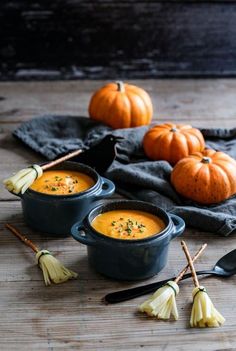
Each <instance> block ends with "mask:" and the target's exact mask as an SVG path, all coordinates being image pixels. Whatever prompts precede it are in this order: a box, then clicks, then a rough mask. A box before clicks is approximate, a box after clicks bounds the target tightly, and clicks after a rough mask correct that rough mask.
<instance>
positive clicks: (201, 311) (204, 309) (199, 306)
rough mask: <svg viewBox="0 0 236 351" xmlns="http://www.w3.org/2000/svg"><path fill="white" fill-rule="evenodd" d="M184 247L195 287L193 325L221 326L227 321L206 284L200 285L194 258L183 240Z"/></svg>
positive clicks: (191, 324) (191, 319) (192, 313)
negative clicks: (213, 300)
mask: <svg viewBox="0 0 236 351" xmlns="http://www.w3.org/2000/svg"><path fill="white" fill-rule="evenodd" d="M181 245H182V248H183V250H184V253H185V256H186V258H187V261H188V263H189V266H190V270H191V273H192V278H193V282H194V285H195V288H194V289H193V292H192V296H193V306H192V312H191V318H190V326H191V327H200V328H205V327H219V326H220V325H221V324H223V323H224V322H225V319H224V317H223V316H222V315H221V314H220V313H219V312H218V311H217V310H216V308H215V307H214V305H213V303H212V301H211V299H210V297H209V295H208V293H207V291H206V288H204V286H200V285H199V281H198V277H197V274H196V272H195V268H194V265H193V260H192V258H191V256H190V253H189V250H188V247H187V245H186V243H185V242H184V241H181Z"/></svg>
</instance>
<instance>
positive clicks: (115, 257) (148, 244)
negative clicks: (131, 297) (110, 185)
mask: <svg viewBox="0 0 236 351" xmlns="http://www.w3.org/2000/svg"><path fill="white" fill-rule="evenodd" d="M118 209H119V210H120V209H132V210H140V211H144V212H148V213H151V214H153V215H156V216H157V217H159V218H161V219H162V220H163V221H164V223H165V225H166V227H165V229H164V230H163V231H162V232H160V233H158V234H154V235H153V236H150V237H147V238H145V239H139V240H122V239H114V238H111V237H108V236H106V235H103V234H101V233H99V232H97V231H96V230H95V229H94V228H93V227H92V226H91V223H92V221H93V219H94V218H95V217H96V216H97V215H99V214H101V213H104V212H107V211H112V210H118ZM184 229H185V223H184V221H183V220H182V219H181V218H180V217H178V216H176V215H174V214H171V213H167V212H165V211H163V210H162V209H161V208H159V207H157V206H154V205H151V204H149V203H146V202H142V201H131V200H130V201H129V200H121V201H112V202H109V203H106V204H103V205H99V206H97V207H96V208H94V209H93V210H91V211H90V212H89V214H88V215H87V216H86V218H85V219H84V220H83V221H81V222H80V221H78V222H76V223H75V224H74V225H73V227H72V229H71V234H72V236H73V238H74V239H75V240H77V241H79V242H80V243H82V244H84V245H87V249H88V260H89V263H90V264H91V266H92V267H93V268H94V269H95V270H96V271H98V272H99V273H102V274H104V275H106V276H108V277H111V278H115V279H121V280H139V279H146V278H149V277H152V276H154V275H155V274H157V273H159V272H160V271H161V270H162V269H163V268H164V267H165V265H166V263H167V257H168V248H169V244H170V241H171V240H172V239H174V238H175V237H177V236H179V235H181V234H182V233H183V231H184Z"/></svg>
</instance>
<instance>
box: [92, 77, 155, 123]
mask: <svg viewBox="0 0 236 351" xmlns="http://www.w3.org/2000/svg"><path fill="white" fill-rule="evenodd" d="M152 114H153V107H152V101H151V98H150V96H149V95H148V93H147V92H146V91H145V90H143V89H141V88H139V87H137V86H135V85H130V84H124V83H123V82H116V83H109V84H107V85H105V86H104V87H102V88H101V89H99V90H98V91H96V92H95V93H94V95H93V96H92V98H91V100H90V103H89V115H90V117H91V118H92V119H94V120H96V121H99V122H102V123H104V124H107V125H109V126H110V127H112V128H114V129H116V128H130V127H138V126H142V125H146V124H149V123H150V121H151V119H152Z"/></svg>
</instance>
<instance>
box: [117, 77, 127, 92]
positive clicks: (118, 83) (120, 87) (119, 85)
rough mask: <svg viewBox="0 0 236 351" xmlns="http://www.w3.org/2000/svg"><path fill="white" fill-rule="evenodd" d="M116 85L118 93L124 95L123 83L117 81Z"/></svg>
mask: <svg viewBox="0 0 236 351" xmlns="http://www.w3.org/2000/svg"><path fill="white" fill-rule="evenodd" d="M116 84H117V90H118V91H120V92H121V93H124V91H125V86H124V83H123V82H122V81H121V80H118V81H117V82H116Z"/></svg>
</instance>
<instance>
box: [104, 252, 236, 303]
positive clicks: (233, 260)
mask: <svg viewBox="0 0 236 351" xmlns="http://www.w3.org/2000/svg"><path fill="white" fill-rule="evenodd" d="M196 273H197V275H202V274H213V275H217V276H219V277H231V276H232V275H234V274H236V249H235V250H233V251H230V252H229V253H227V254H226V255H225V256H223V257H222V258H221V259H220V260H219V261H218V262H216V264H215V266H214V267H213V269H212V270H206V271H197V272H196ZM190 277H191V273H188V274H185V275H184V276H183V278H182V279H187V278H190ZM174 279H175V277H173V278H171V279H166V280H162V281H160V282H155V283H152V284H147V285H142V286H138V287H136V288H132V289H126V290H120V291H117V292H113V293H110V294H107V295H106V296H105V297H104V301H105V302H107V303H117V302H122V301H126V300H131V299H134V298H135V297H138V296H142V295H145V294H148V293H151V292H153V291H155V290H156V289H158V288H160V287H161V286H162V285H164V284H165V283H167V282H168V281H169V280H174Z"/></svg>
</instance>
